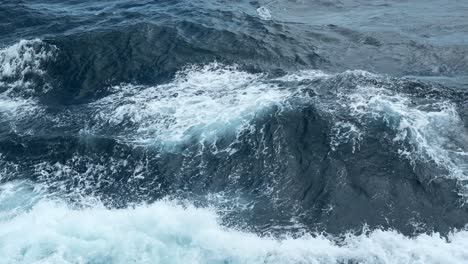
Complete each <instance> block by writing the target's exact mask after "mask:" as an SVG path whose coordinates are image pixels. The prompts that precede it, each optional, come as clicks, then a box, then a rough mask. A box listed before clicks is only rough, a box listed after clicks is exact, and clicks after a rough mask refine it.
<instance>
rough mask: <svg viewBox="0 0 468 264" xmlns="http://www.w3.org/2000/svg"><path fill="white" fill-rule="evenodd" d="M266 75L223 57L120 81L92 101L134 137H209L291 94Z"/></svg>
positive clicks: (107, 119)
mask: <svg viewBox="0 0 468 264" xmlns="http://www.w3.org/2000/svg"><path fill="white" fill-rule="evenodd" d="M264 79H265V76H264V75H262V74H251V73H247V72H243V71H239V70H238V69H237V68H236V67H233V66H230V67H228V66H223V65H219V64H217V63H212V64H209V65H206V66H203V67H196V66H193V67H189V68H187V69H185V70H184V71H181V72H179V73H178V74H177V75H176V77H175V79H174V81H173V82H171V83H169V84H165V85H159V86H153V87H143V86H134V85H123V86H118V87H114V89H115V90H116V93H115V94H113V95H111V96H108V97H106V98H104V99H102V100H99V101H97V102H95V103H94V104H93V105H92V107H94V108H95V109H97V111H96V118H97V119H98V120H101V122H104V124H105V126H111V127H115V128H117V129H118V128H120V127H122V128H124V127H125V128H124V129H125V131H123V132H124V134H125V137H129V139H130V140H134V141H140V142H145V141H150V142H151V141H152V142H156V141H159V142H164V143H166V144H170V143H179V142H183V141H185V140H188V139H190V138H191V137H193V136H194V135H197V137H199V138H201V139H202V140H206V139H210V138H214V137H215V136H216V135H217V134H219V133H221V132H223V131H227V130H230V131H235V130H236V129H238V128H240V127H244V126H245V125H246V124H247V123H248V122H249V121H251V120H252V119H253V118H254V117H255V116H257V115H261V112H262V110H265V109H268V108H270V107H272V106H274V105H281V103H282V102H283V101H284V100H286V98H287V97H288V96H289V95H290V94H291V92H290V91H286V90H284V89H279V88H278V87H277V86H276V85H274V84H269V83H267V82H264ZM126 129H129V130H130V131H131V134H129V133H126V132H127V131H126ZM130 131H128V132H130Z"/></svg>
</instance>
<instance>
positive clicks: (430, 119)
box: [342, 86, 468, 195]
mask: <svg viewBox="0 0 468 264" xmlns="http://www.w3.org/2000/svg"><path fill="white" fill-rule="evenodd" d="M342 96H343V97H344V98H346V104H347V108H348V109H349V111H350V113H351V114H352V115H353V116H355V117H356V118H357V119H356V120H357V121H356V122H358V123H361V125H363V126H368V125H369V123H371V122H373V121H376V120H377V121H382V122H383V123H384V124H385V125H386V126H388V127H389V128H391V129H392V130H393V131H395V137H394V138H393V141H394V142H395V143H396V144H399V146H400V149H399V150H398V151H399V154H400V155H401V156H402V158H407V159H409V160H410V161H411V162H412V163H413V164H415V163H416V162H417V161H422V162H423V163H425V164H427V163H435V164H436V165H438V166H439V167H441V168H444V169H445V170H446V171H447V175H440V176H441V177H451V178H456V179H459V180H461V181H466V180H468V131H467V129H466V128H465V126H464V124H463V121H462V120H461V118H460V116H459V114H458V112H457V109H456V106H455V105H454V104H452V103H451V102H448V101H442V100H437V101H434V100H427V102H426V103H425V104H414V103H413V100H412V99H411V98H410V97H408V96H405V95H403V94H398V93H396V92H393V91H391V90H387V89H384V88H379V87H372V86H364V87H357V89H356V90H355V91H353V92H352V93H347V94H343V95H342ZM343 97H342V99H343ZM360 136H362V135H360ZM462 195H466V194H463V193H462Z"/></svg>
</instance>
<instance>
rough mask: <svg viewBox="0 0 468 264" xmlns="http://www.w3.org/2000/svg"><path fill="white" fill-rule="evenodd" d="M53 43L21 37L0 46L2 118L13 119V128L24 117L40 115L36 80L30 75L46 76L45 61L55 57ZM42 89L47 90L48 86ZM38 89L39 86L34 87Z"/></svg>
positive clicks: (0, 102) (0, 115) (0, 112)
mask: <svg viewBox="0 0 468 264" xmlns="http://www.w3.org/2000/svg"><path fill="white" fill-rule="evenodd" d="M55 49H56V48H55V47H54V46H46V45H45V44H44V43H43V42H42V41H41V40H39V39H33V40H21V41H19V42H18V43H16V44H14V45H12V46H9V47H6V48H4V49H0V88H3V89H2V92H1V93H0V117H1V118H2V119H3V120H2V121H10V122H12V123H10V127H11V129H13V130H14V129H15V128H14V127H15V122H16V121H19V120H21V119H22V118H23V117H27V116H30V115H36V114H38V113H39V112H38V105H37V103H36V101H35V99H34V98H32V95H33V93H34V90H33V89H31V87H32V85H33V83H32V81H31V80H28V78H27V75H28V74H34V75H36V76H42V75H44V73H45V72H44V70H43V64H44V62H45V61H47V60H48V59H51V58H52V57H53V56H54V51H55ZM42 86H43V87H41V88H40V89H42V91H43V92H44V91H46V90H47V89H48V86H47V85H42ZM35 88H36V89H37V90H39V89H38V88H39V87H35Z"/></svg>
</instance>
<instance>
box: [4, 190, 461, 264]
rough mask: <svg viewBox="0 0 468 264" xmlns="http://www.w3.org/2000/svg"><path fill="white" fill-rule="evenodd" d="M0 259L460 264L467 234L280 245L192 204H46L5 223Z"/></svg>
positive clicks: (382, 234)
mask: <svg viewBox="0 0 468 264" xmlns="http://www.w3.org/2000/svg"><path fill="white" fill-rule="evenodd" d="M0 191H3V189H0ZM0 254H1V256H2V260H3V261H5V263H130V262H135V263H348V262H353V263H354V262H356V263H442V262H443V263H461V262H463V261H464V260H465V259H466V258H467V257H468V232H466V231H459V232H455V233H452V234H450V235H449V236H448V238H447V239H446V238H443V237H441V236H439V235H438V234H430V235H426V234H423V235H419V236H417V237H413V238H409V237H405V236H403V235H401V234H399V233H397V232H395V231H383V230H374V231H369V232H365V234H363V235H359V236H356V235H352V234H348V235H346V236H344V237H341V238H339V239H338V238H334V237H329V236H326V235H320V234H310V235H304V236H302V237H299V238H292V237H288V236H285V237H283V238H281V239H277V238H273V237H259V236H257V235H255V234H253V233H247V232H242V231H238V230H233V229H227V228H225V227H223V226H221V225H220V224H219V219H218V216H217V215H216V213H215V212H214V211H213V210H211V209H208V208H196V207H194V206H192V205H190V204H181V203H177V202H170V201H160V202H156V203H154V204H151V205H142V206H137V207H135V208H127V209H119V210H117V209H115V210H109V209H105V208H103V207H100V206H94V207H91V208H86V209H70V208H69V207H68V206H67V205H65V204H63V203H61V202H53V201H47V200H42V201H39V202H38V203H36V204H35V205H34V206H33V207H32V208H31V210H29V211H25V212H22V213H20V214H17V215H15V216H13V217H10V218H4V219H1V218H0Z"/></svg>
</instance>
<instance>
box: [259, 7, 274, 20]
mask: <svg viewBox="0 0 468 264" xmlns="http://www.w3.org/2000/svg"><path fill="white" fill-rule="evenodd" d="M257 14H258V16H259V17H260V18H261V19H263V20H271V12H270V10H269V9H268V8H267V7H266V6H261V7H259V8H257Z"/></svg>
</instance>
